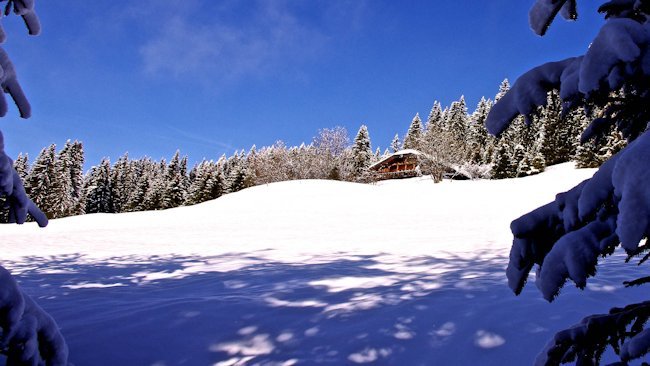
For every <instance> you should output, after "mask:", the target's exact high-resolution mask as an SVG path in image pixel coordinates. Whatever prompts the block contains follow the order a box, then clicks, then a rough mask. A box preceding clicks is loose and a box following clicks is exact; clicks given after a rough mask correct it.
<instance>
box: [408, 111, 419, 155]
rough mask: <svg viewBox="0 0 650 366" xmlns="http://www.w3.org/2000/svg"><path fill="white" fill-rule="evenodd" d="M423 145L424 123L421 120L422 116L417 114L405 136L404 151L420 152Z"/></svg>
mask: <svg viewBox="0 0 650 366" xmlns="http://www.w3.org/2000/svg"><path fill="white" fill-rule="evenodd" d="M421 144H422V121H421V120H420V115H419V114H418V113H416V114H415V117H413V120H412V121H411V124H410V125H409V129H408V131H407V132H406V136H404V149H415V150H419V149H420V145H421Z"/></svg>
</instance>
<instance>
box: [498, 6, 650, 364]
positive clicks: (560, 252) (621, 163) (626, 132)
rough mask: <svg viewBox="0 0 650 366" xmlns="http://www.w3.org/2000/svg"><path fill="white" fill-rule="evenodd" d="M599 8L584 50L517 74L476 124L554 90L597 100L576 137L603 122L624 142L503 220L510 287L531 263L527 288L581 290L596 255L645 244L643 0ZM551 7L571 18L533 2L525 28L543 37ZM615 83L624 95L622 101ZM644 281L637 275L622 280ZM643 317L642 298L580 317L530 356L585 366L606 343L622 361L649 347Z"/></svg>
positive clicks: (646, 43)
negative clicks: (581, 177) (542, 201)
mask: <svg viewBox="0 0 650 366" xmlns="http://www.w3.org/2000/svg"><path fill="white" fill-rule="evenodd" d="M599 12H601V13H603V14H604V15H605V18H606V22H605V24H604V25H603V27H602V28H601V29H600V31H599V33H598V35H597V36H596V38H595V39H594V40H593V42H591V44H590V46H589V48H588V49H587V51H586V53H585V54H584V55H582V56H578V57H572V58H569V59H566V60H562V61H557V62H549V63H547V64H544V65H541V66H538V67H536V68H534V69H532V70H530V71H528V72H527V73H525V74H524V75H522V76H521V77H520V78H519V79H518V80H517V82H516V83H515V84H514V85H513V87H512V89H511V90H510V91H508V92H507V93H506V94H505V95H504V96H503V97H502V98H501V99H500V100H499V102H498V103H497V104H496V105H495V106H494V107H493V108H492V110H491V112H490V114H489V116H488V120H487V122H486V125H487V127H488V130H489V131H490V132H491V133H493V134H496V135H499V134H501V133H502V132H503V131H504V130H505V129H506V127H507V126H508V125H509V124H510V123H511V122H512V121H513V120H514V119H515V118H516V117H517V116H518V115H520V114H521V115H524V116H525V117H526V118H527V119H531V118H532V116H533V115H534V112H535V110H536V108H537V107H538V106H540V105H543V104H545V103H546V100H547V93H548V92H549V91H550V90H553V89H556V90H559V96H560V98H561V99H562V102H563V107H564V108H565V109H570V108H572V107H577V106H581V105H587V106H590V105H593V106H597V107H600V108H603V112H602V115H601V116H600V117H599V118H596V119H594V120H593V121H592V122H591V123H590V124H589V126H588V127H587V129H586V130H585V131H584V132H583V134H582V137H581V139H582V141H583V142H584V141H588V140H589V139H591V138H597V137H598V136H601V137H602V136H603V135H604V134H608V133H609V129H610V127H611V126H616V128H617V129H618V130H619V131H620V132H621V133H622V135H623V136H624V137H625V138H626V139H627V140H628V141H629V144H628V145H627V146H626V147H625V148H623V149H622V150H621V151H620V152H618V153H617V154H615V155H613V156H612V157H611V158H610V159H609V160H607V161H606V162H605V163H604V164H603V165H602V166H601V167H600V169H599V170H598V171H597V172H596V173H595V174H594V176H593V177H592V178H591V179H587V180H585V181H584V182H582V183H580V184H579V185H577V186H576V187H574V188H573V189H571V190H569V191H568V192H565V193H561V194H558V195H557V197H556V199H555V201H554V202H551V203H549V204H547V205H545V206H542V207H540V208H538V209H536V210H534V211H532V212H530V213H528V214H526V215H524V216H522V217H521V218H519V219H517V220H515V221H513V222H512V224H511V229H512V232H513V234H514V242H513V246H512V249H511V252H510V262H509V265H508V268H507V276H508V281H509V285H510V287H511V288H512V289H513V290H514V291H515V293H519V292H520V291H521V290H522V288H523V286H524V285H525V283H526V280H527V278H528V274H529V272H530V271H531V270H532V269H533V267H535V266H536V267H537V270H536V272H537V275H536V276H535V281H536V284H537V287H538V288H539V289H540V291H541V292H542V294H543V296H544V298H546V299H547V300H549V301H552V300H553V299H554V298H555V297H556V296H558V294H559V291H560V289H561V287H562V286H563V285H564V284H565V282H566V281H567V280H569V279H570V280H572V281H573V282H574V283H575V284H576V286H578V287H579V288H584V287H585V286H586V284H587V279H588V278H589V277H590V276H593V275H594V274H595V273H596V266H597V264H598V258H599V257H600V256H605V255H608V254H611V253H612V252H613V251H614V249H615V248H616V247H618V246H619V245H620V246H622V247H623V249H624V250H625V251H626V252H627V253H628V254H629V255H630V256H635V255H638V254H642V253H646V252H647V251H648V250H650V245H647V244H646V243H645V242H644V240H645V239H647V237H648V235H649V234H650V186H648V184H647V175H648V171H650V161H649V160H648V156H650V134H648V133H646V132H645V131H646V129H647V124H648V121H649V120H650V87H649V85H650V31H649V30H650V22H649V19H650V18H649V16H650V5H648V3H647V1H641V0H613V1H609V2H606V3H604V4H603V5H602V6H601V7H600V8H599ZM557 14H561V15H562V16H563V17H564V18H566V19H576V17H577V11H576V1H575V0H538V1H536V2H535V4H534V6H533V8H532V9H531V11H530V24H531V26H532V28H533V30H534V31H535V32H536V33H537V34H539V35H543V34H544V33H545V32H546V31H547V29H548V27H549V26H550V24H551V22H552V21H553V19H554V18H555V17H556V15H557ZM618 91H622V93H623V94H624V95H625V96H626V98H625V100H624V101H622V100H621V99H620V97H619V96H618V95H617V92H618ZM648 257H649V256H648V255H646V256H645V257H643V259H642V260H641V262H644V261H645V260H646V259H648ZM649 281H650V279H648V278H642V279H638V280H633V281H630V282H629V283H628V284H629V285H636V284H642V283H646V282H649ZM649 317H650V302H644V303H640V304H633V305H629V306H626V307H624V308H614V309H611V310H610V312H609V314H602V315H592V316H589V317H587V318H585V319H584V320H583V321H582V322H580V323H579V324H576V325H575V326H573V327H571V328H570V329H567V330H564V331H561V332H559V333H557V334H556V335H555V337H554V338H553V339H552V340H551V341H550V342H549V344H548V345H547V346H546V348H545V349H544V351H543V352H542V353H541V354H540V355H539V356H538V357H537V360H536V364H537V365H557V364H560V363H567V362H573V361H576V363H577V364H580V365H595V364H598V363H599V361H600V356H601V355H602V354H603V352H604V350H605V349H606V348H607V347H610V346H611V347H612V349H613V351H614V352H616V354H618V355H619V356H620V360H621V361H620V362H619V363H617V364H618V365H627V364H628V362H629V361H630V360H633V359H637V358H640V357H642V356H643V355H645V354H646V353H648V351H650V329H645V324H646V323H647V321H648V319H649Z"/></svg>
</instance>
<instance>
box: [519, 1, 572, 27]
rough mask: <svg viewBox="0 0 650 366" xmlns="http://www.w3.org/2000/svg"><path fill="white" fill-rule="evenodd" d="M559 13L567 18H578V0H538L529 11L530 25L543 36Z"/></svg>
mask: <svg viewBox="0 0 650 366" xmlns="http://www.w3.org/2000/svg"><path fill="white" fill-rule="evenodd" d="M558 13H560V15H562V17H563V18H564V19H567V20H575V19H577V18H578V12H577V11H576V0H537V1H536V2H535V4H534V5H533V7H532V9H530V12H529V13H528V21H529V23H530V27H531V28H532V29H533V31H534V32H535V33H537V34H538V35H540V36H543V35H544V34H546V31H547V30H548V28H549V27H550V26H551V23H553V20H554V19H555V17H556V16H557V14H558Z"/></svg>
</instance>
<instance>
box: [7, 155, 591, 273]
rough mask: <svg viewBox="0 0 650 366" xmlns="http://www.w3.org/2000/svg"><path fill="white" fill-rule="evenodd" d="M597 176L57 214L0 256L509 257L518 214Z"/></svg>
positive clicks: (329, 185)
mask: <svg viewBox="0 0 650 366" xmlns="http://www.w3.org/2000/svg"><path fill="white" fill-rule="evenodd" d="M592 174H593V170H591V169H582V170H575V169H573V168H572V165H571V164H562V165H558V166H554V167H551V168H549V169H548V171H547V172H546V173H544V174H541V175H537V176H532V177H527V178H520V179H516V180H497V181H493V180H479V181H445V182H443V183H441V184H434V183H433V181H432V180H431V179H430V178H426V177H422V178H414V179H407V180H392V181H383V182H379V183H377V184H375V185H366V184H355V183H347V182H339V181H323V180H303V181H289V182H281V183H274V184H270V185H264V186H257V187H253V188H249V189H247V190H245V191H241V192H237V193H233V194H230V195H226V196H224V197H222V198H219V199H217V200H214V201H211V202H206V203H203V204H199V205H195V206H190V207H180V208H176V209H170V210H166V211H157V212H135V213H124V214H119V215H114V214H91V215H86V216H78V217H71V218H65V219H59V220H52V221H51V223H50V225H49V226H48V228H47V229H46V230H38V229H37V228H35V227H34V226H33V225H24V226H6V227H3V229H2V230H3V233H6V234H5V235H7V236H8V237H9V238H10V239H9V240H10V244H4V245H5V246H6V248H3V258H5V259H9V258H12V259H14V258H18V257H20V256H24V255H33V254H34V253H39V254H40V255H54V254H64V253H75V254H81V255H84V256H88V257H89V258H106V257H112V256H115V255H116V254H119V255H131V254H143V255H154V254H155V255H167V254H178V255H191V254H201V255H216V254H223V253H232V252H233V251H234V252H246V253H251V252H253V251H259V250H265V251H266V252H267V253H266V254H265V256H271V257H270V258H273V259H277V260H282V259H283V258H285V256H286V253H287V252H291V253H292V254H297V253H302V254H307V255H316V256H321V255H323V254H325V255H327V254H331V253H334V252H339V251H345V252H355V253H377V252H389V253H403V254H426V255H433V254H435V255H439V254H442V253H445V252H450V253H453V254H454V255H458V254H460V253H462V254H463V255H465V254H466V253H468V254H471V253H475V252H476V250H480V251H487V252H491V253H492V254H493V256H503V255H505V254H507V249H508V248H509V246H510V240H511V234H510V230H509V225H510V221H512V219H514V218H516V217H518V216H519V215H521V214H524V213H526V212H528V211H530V210H532V209H534V208H536V207H538V206H540V205H541V204H544V203H547V202H549V201H551V200H552V199H553V198H554V197H555V194H556V193H558V192H561V191H563V190H567V189H569V188H571V187H572V186H573V185H575V184H576V183H578V182H580V181H581V180H583V179H586V178H588V177H590V176H591V175H592ZM90 243H92V244H90ZM27 244H29V245H27ZM275 252H278V253H277V257H276V256H275V254H276V253H275ZM288 259H289V258H288Z"/></svg>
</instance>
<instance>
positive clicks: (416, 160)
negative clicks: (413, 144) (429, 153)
mask: <svg viewBox="0 0 650 366" xmlns="http://www.w3.org/2000/svg"><path fill="white" fill-rule="evenodd" d="M423 156H424V154H422V153H421V152H419V151H417V150H413V149H406V150H400V151H396V152H394V153H392V154H390V155H388V156H386V157H385V158H383V159H381V160H379V161H378V162H376V163H374V164H372V165H371V166H370V167H368V169H369V170H370V172H371V173H374V174H375V175H376V178H377V179H395V178H410V177H416V176H419V175H421V173H420V161H421V159H422V157H423Z"/></svg>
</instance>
